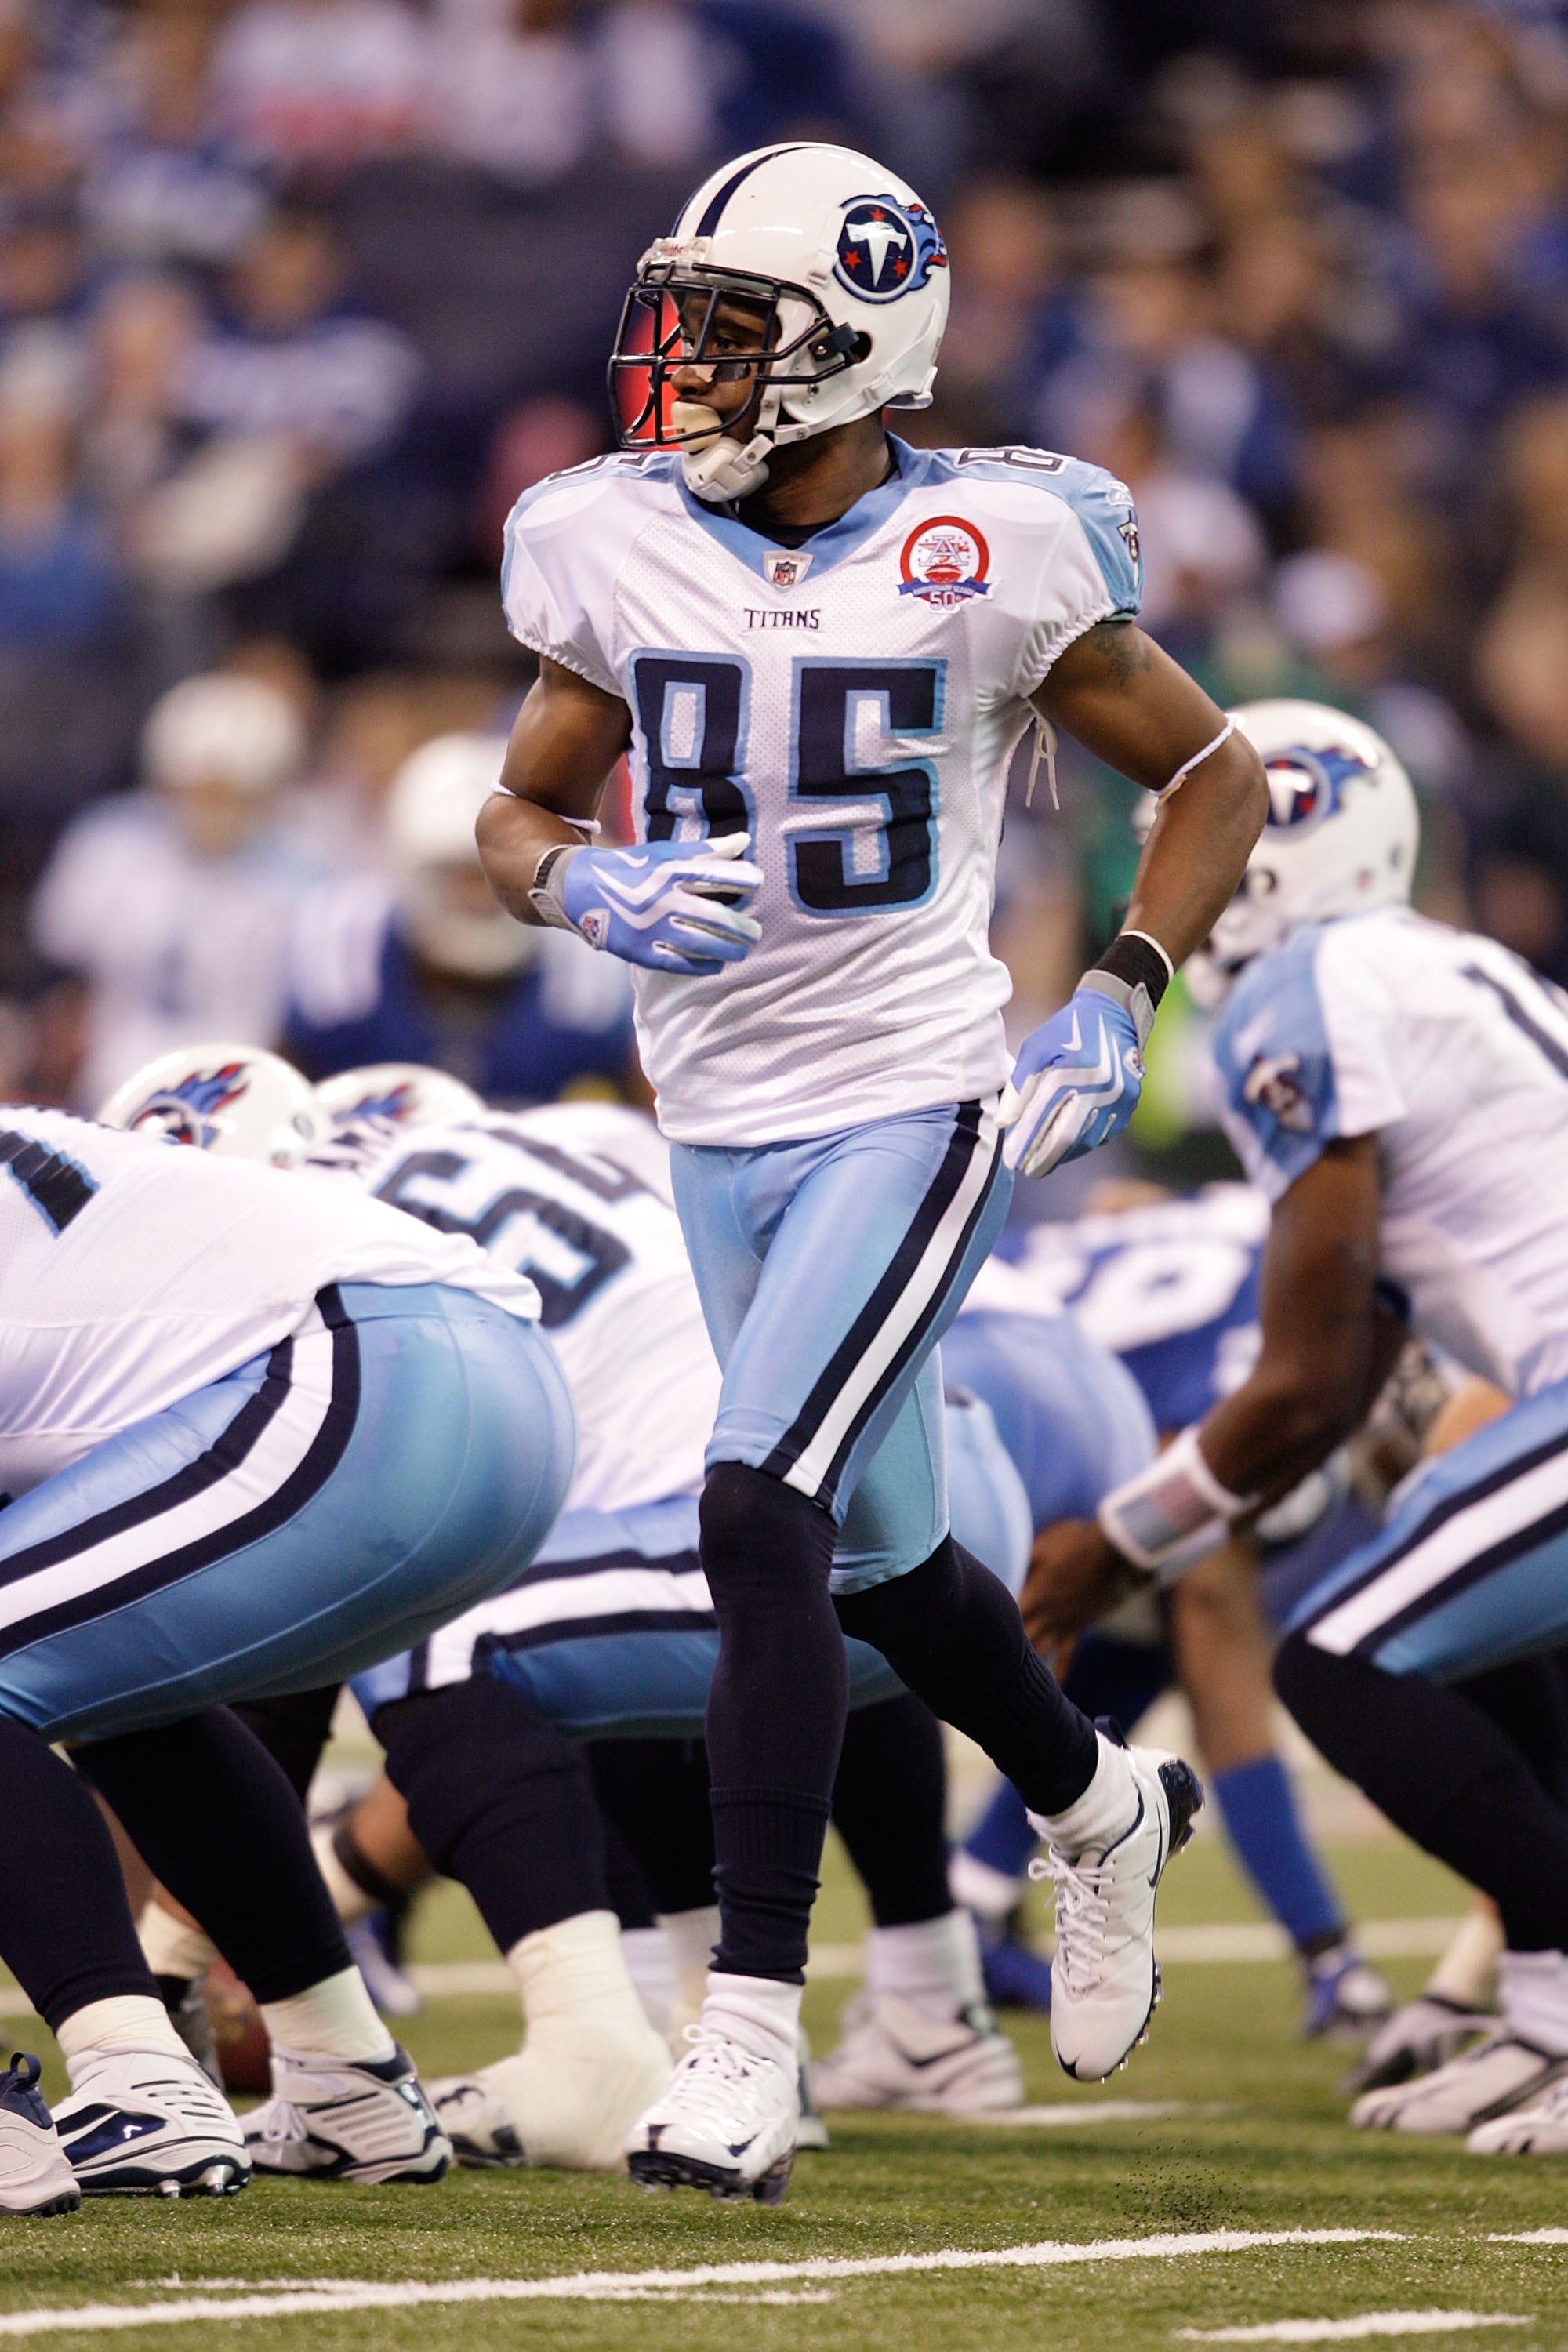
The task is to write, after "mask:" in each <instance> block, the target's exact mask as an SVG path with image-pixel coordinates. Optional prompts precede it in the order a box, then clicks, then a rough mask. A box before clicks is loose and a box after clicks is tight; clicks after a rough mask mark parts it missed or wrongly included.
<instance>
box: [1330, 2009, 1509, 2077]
mask: <svg viewBox="0 0 1568 2352" xmlns="http://www.w3.org/2000/svg"><path fill="white" fill-rule="evenodd" d="M1496 2023H1497V2020H1496V2018H1494V2017H1489V2016H1488V2015H1487V2014H1486V2012H1485V2011H1482V2010H1479V2009H1467V2008H1466V2007H1465V2006H1464V2004H1463V2003H1462V2002H1461V2001H1457V2000H1447V1999H1446V1998H1445V1997H1444V1996H1443V1995H1442V1994H1440V1993H1430V1992H1424V1993H1418V1994H1417V1995H1416V1997H1415V2000H1407V2001H1405V2003H1404V2005H1403V2007H1401V2008H1399V2009H1396V2010H1395V2011H1394V2015H1393V2016H1392V2017H1391V2018H1390V2019H1389V2021H1388V2022H1387V2024H1386V2025H1381V2026H1379V2028H1378V2030H1377V2032H1375V2033H1374V2034H1373V2037H1372V2040H1371V2041H1370V2042H1368V2043H1367V2046H1366V2053H1365V2055H1364V2056H1363V2058H1362V2060H1361V2063H1360V2064H1359V2065H1356V2066H1352V2069H1351V2071H1350V2073H1349V2074H1348V2075H1347V2076H1346V2077H1345V2083H1344V2087H1345V2089H1346V2090H1347V2091H1381V2090H1384V2089H1386V2088H1388V2087H1389V2086H1391V2085H1392V2084H1395V2083H1407V2082H1409V2080H1410V2078H1411V2076H1412V2075H1413V2074H1431V2073H1433V2072H1434V2070H1435V2069H1436V2067H1438V2066H1446V2065H1447V2063H1448V2061H1449V2059H1450V2058H1457V2057H1458V2054H1459V2053H1460V2051H1461V2050H1463V2049H1464V2048H1465V2046H1466V2044H1467V2043H1468V2042H1474V2041H1477V2040H1478V2039H1479V2036H1480V2035H1481V2034H1483V2033H1489V2032H1491V2030H1492V2028H1493V2026H1494V2025H1495V2024H1496Z"/></svg>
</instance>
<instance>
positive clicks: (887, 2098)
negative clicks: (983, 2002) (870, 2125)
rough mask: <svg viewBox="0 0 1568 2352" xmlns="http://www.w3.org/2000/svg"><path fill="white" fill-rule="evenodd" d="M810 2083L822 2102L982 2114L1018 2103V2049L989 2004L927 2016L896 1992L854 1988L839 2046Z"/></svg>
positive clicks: (928, 2112) (1020, 2092) (1021, 2081)
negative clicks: (944, 2015) (877, 1993)
mask: <svg viewBox="0 0 1568 2352" xmlns="http://www.w3.org/2000/svg"><path fill="white" fill-rule="evenodd" d="M812 2085H813V2088H814V2089H815V2091H816V2096H817V2100H818V2102H819V2104H820V2105H823V2106H825V2107H902V2108H905V2109H907V2110H908V2111H909V2112H910V2114H913V2115H943V2116H966V2115H983V2114H986V2113H988V2112H990V2111H991V2110H993V2109H995V2108H998V2107H1016V2106H1021V2105H1023V2100H1024V2078H1023V2075H1022V2074H1021V2073H1020V2071H1019V2067H1018V2053H1017V2052H1016V2050H1015V2049H1014V2047H1013V2044H1012V2043H1011V2042H1009V2041H1008V2039H1007V2036H1006V2035H1005V2033H1004V2032H1001V2030H1000V2029H999V2027H998V2026H997V2023H996V2021H995V2019H994V2017H993V2016H992V2014H991V2011H989V2010H988V2009H985V2008H980V2009H968V2010H964V2011H961V2012H960V2014H959V2015H958V2016H956V2017H950V2018H945V2019H942V2018H934V2017H929V2016H928V2015H927V2014H926V2012H925V2011H924V2010H921V2009H916V2008H914V2007H912V2006H911V2004H910V2002H909V2001H907V2000H900V1999H899V1998H898V1996H897V1995H896V1994H890V1993H884V1994H883V1995H882V1996H881V1998H880V1999H879V2000H872V1998H871V1997H870V1996H869V1995H868V1994H866V1993H861V1994H858V1995H857V1997H856V1999H855V2000H852V2001H850V2002H849V2004H848V2006H847V2008H846V2010H845V2011H844V2018H843V2033H842V2038H841V2039H840V2041H839V2043H838V2046H837V2049H835V2050H830V2051H829V2052H828V2053H827V2055H826V2058H822V2059H819V2060H818V2061H817V2063H816V2067H815V2069H814V2070H813V2075H812Z"/></svg>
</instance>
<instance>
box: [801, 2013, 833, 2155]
mask: <svg viewBox="0 0 1568 2352" xmlns="http://www.w3.org/2000/svg"><path fill="white" fill-rule="evenodd" d="M796 2046H797V2048H798V2050H799V2053H800V2064H799V2066H798V2068H797V2069H796V2072H795V2097H796V2098H797V2099H798V2100H799V2101H800V2121H799V2122H798V2123H797V2124H796V2126H795V2154H796V2155H797V2156H799V2155H800V2153H801V2152H802V2150H803V2149H810V2150H811V2151H812V2152H813V2153H814V2154H818V2153H820V2152H821V2150H822V2149H823V2148H825V2147H832V2146H833V2141H832V2138H831V2137H830V2135H829V2133H828V2129H827V2126H826V2124H825V2123H824V2121H823V2119H822V2110H821V2108H820V2107H819V2106H818V2105H817V2104H816V2092H815V2091H814V2090H813V2088H812V2084H811V2078H812V2074H813V2072H814V2069H813V2066H812V2063H811V2044H810V2042H808V2041H807V2040H806V2038H805V2026H804V2025H803V2026H802V2027H801V2028H800V2030H799V2032H798V2033H797V2035H796Z"/></svg>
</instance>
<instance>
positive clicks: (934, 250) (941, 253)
mask: <svg viewBox="0 0 1568 2352" xmlns="http://www.w3.org/2000/svg"><path fill="white" fill-rule="evenodd" d="M945 268H947V247H946V246H945V245H943V243H942V237H941V235H940V233H939V232H938V229H937V225H936V223H935V221H934V220H932V218H931V215H930V213H928V212H927V210H926V208H925V206H924V205H917V204H904V203H901V202H900V200H899V199H898V198H897V197H894V196H855V197H852V198H851V200H850V202H849V203H848V204H847V205H845V207H844V224H843V226H842V227H841V228H840V229H839V232H838V256H837V261H836V262H835V264H834V276H835V277H836V278H837V280H838V282H839V284H840V285H841V286H847V288H848V289H849V291H850V292H851V293H852V294H858V296H859V297H860V299H861V300H862V301H863V302H896V301H897V300H898V299H899V296H900V294H907V293H908V292H909V290H910V287H911V286H924V285H925V284H926V283H927V281H928V279H929V278H930V277H931V271H932V270H933V269H945Z"/></svg>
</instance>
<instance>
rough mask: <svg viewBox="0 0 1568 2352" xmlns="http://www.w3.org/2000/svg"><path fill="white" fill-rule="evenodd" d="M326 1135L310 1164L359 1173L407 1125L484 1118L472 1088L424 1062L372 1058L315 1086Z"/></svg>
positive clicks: (336, 1171) (439, 1124)
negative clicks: (362, 1064)
mask: <svg viewBox="0 0 1568 2352" xmlns="http://www.w3.org/2000/svg"><path fill="white" fill-rule="evenodd" d="M315 1105H316V1115H317V1118H318V1119H319V1121H320V1123H321V1139H320V1141H319V1142H318V1143H317V1144H316V1145H315V1147H314V1148H313V1150H311V1153H310V1166H311V1167H312V1168H323V1169H328V1170H330V1171H331V1172H332V1173H333V1174H334V1175H350V1176H354V1175H358V1174H360V1173H361V1171H363V1170H364V1169H366V1168H368V1167H369V1166H370V1165H371V1163H372V1162H373V1161H374V1160H379V1159H380V1158H381V1156H382V1154H383V1153H384V1151H385V1150H387V1148H388V1146H389V1145H390V1144H391V1143H393V1142H394V1141H395V1139H396V1138H397V1137H398V1136H399V1135H400V1134H402V1133H403V1131H404V1129H405V1128H414V1127H454V1126H458V1125H459V1124H460V1123H461V1122H462V1121H463V1120H465V1119H470V1118H483V1117H484V1111H485V1106H484V1103H483V1101H482V1099H481V1098H480V1097H479V1096H478V1095H477V1094H476V1093H475V1092H474V1090H473V1088H472V1087H466V1086H465V1085H464V1084H463V1082H462V1080H461V1078H453V1077H448V1076H447V1073H446V1071H445V1070H433V1069H431V1068H429V1067H428V1066H426V1064H425V1063H423V1062H367V1063H366V1064H365V1066H364V1067H363V1069H359V1070H339V1071H338V1072H337V1073H336V1075H335V1076H332V1077H330V1078H323V1079H322V1080H321V1083H320V1085H319V1086H318V1087H316V1090H315Z"/></svg>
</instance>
